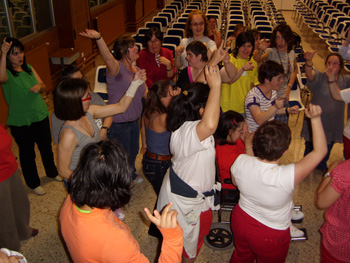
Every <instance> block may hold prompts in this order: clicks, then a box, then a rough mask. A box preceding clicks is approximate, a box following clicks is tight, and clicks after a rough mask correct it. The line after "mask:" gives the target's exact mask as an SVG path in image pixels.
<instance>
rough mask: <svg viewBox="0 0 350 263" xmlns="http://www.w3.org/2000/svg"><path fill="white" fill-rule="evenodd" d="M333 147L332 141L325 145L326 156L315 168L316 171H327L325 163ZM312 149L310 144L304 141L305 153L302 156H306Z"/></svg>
mask: <svg viewBox="0 0 350 263" xmlns="http://www.w3.org/2000/svg"><path fill="white" fill-rule="evenodd" d="M333 145H334V141H332V142H330V144H328V145H327V147H328V152H327V154H326V156H325V157H324V158H323V160H322V161H321V162H320V163H319V164H318V165H317V166H316V169H317V170H321V171H326V170H327V169H328V167H327V161H328V159H329V155H330V154H331V151H332V148H333ZM313 149H314V147H313V144H312V142H309V141H305V152H304V156H305V155H307V154H308V153H309V152H311V151H312V150H313Z"/></svg>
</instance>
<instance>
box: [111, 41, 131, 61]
mask: <svg viewBox="0 0 350 263" xmlns="http://www.w3.org/2000/svg"><path fill="white" fill-rule="evenodd" d="M133 45H135V39H134V38H132V37H130V36H122V37H119V38H118V39H117V40H116V41H115V43H114V45H113V50H112V53H113V56H114V58H115V59H117V60H121V59H122V58H124V57H126V56H127V55H128V54H129V48H130V47H132V46H133Z"/></svg>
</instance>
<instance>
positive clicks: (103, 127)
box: [101, 126, 109, 132]
mask: <svg viewBox="0 0 350 263" xmlns="http://www.w3.org/2000/svg"><path fill="white" fill-rule="evenodd" d="M102 129H106V130H107V132H108V131H109V128H108V127H106V126H102V127H101V130H102Z"/></svg>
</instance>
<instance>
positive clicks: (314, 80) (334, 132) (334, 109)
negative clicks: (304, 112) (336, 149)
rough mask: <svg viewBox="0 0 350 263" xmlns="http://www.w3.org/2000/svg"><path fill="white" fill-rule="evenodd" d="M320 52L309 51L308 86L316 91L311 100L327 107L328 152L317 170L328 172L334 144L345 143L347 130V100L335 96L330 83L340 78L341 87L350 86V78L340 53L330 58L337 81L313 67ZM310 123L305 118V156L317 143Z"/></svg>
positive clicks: (329, 65)
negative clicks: (345, 72)
mask: <svg viewBox="0 0 350 263" xmlns="http://www.w3.org/2000/svg"><path fill="white" fill-rule="evenodd" d="M315 53H316V51H312V52H309V51H308V52H305V55H304V56H305V59H306V63H305V73H306V77H307V80H308V88H309V89H310V91H311V92H312V93H313V97H312V100H311V102H312V103H314V104H319V105H321V106H323V108H324V111H323V114H322V124H323V127H324V129H325V133H326V138H327V145H328V153H327V155H326V157H325V158H324V159H323V160H322V162H321V163H320V164H319V165H318V166H317V167H316V169H318V170H321V171H323V172H326V171H327V160H328V158H329V155H330V153H331V150H332V148H333V145H334V143H336V142H340V143H341V142H342V139H343V136H342V133H343V129H344V107H345V105H344V102H341V101H336V100H333V99H332V96H331V94H330V92H329V85H330V84H331V83H332V82H334V81H336V82H337V84H338V87H339V89H340V90H343V89H345V88H348V87H350V77H349V76H348V75H343V74H341V73H342V69H343V68H344V61H343V58H342V56H341V55H340V54H338V53H331V54H329V55H328V56H327V58H326V62H325V64H326V71H329V70H334V75H335V76H336V77H337V78H336V79H334V80H331V81H328V80H329V79H328V76H327V74H326V73H325V72H323V73H322V72H319V71H318V70H317V69H314V68H313V63H312V58H313V56H314V55H315ZM309 126H310V124H309V121H308V120H307V119H305V120H304V125H303V129H302V131H301V136H302V137H304V138H305V152H304V155H306V154H307V153H309V152H310V151H311V150H312V149H313V146H314V145H313V143H312V140H311V137H310V128H309Z"/></svg>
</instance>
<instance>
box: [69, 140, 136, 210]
mask: <svg viewBox="0 0 350 263" xmlns="http://www.w3.org/2000/svg"><path fill="white" fill-rule="evenodd" d="M131 176H132V167H131V164H130V162H129V157H128V154H127V153H126V151H125V150H124V147H123V146H122V145H121V144H120V143H119V142H117V141H115V140H114V141H109V140H105V141H100V142H97V143H91V144H88V145H87V146H86V147H85V148H84V149H83V151H82V153H81V155H80V159H79V164H78V167H77V168H76V169H75V171H74V173H73V174H72V177H71V192H70V196H71V199H72V201H73V202H74V203H75V204H76V205H77V206H78V207H81V206H83V205H88V206H90V207H96V208H100V209H104V208H111V209H112V210H115V209H118V208H120V207H122V206H124V205H126V204H127V203H128V202H129V201H130V196H131V193H130V184H131Z"/></svg>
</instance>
